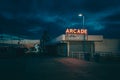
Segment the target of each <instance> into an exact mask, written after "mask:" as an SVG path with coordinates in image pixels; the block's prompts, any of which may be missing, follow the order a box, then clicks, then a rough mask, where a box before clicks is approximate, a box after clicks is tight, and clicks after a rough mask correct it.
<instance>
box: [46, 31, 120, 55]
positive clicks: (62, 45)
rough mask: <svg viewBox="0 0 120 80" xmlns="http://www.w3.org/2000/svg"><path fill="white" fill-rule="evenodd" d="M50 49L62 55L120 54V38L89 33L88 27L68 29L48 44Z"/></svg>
mask: <svg viewBox="0 0 120 80" xmlns="http://www.w3.org/2000/svg"><path fill="white" fill-rule="evenodd" d="M47 45H48V51H49V52H50V53H53V51H54V53H55V54H57V55H61V56H66V57H74V56H79V57H81V56H83V55H84V54H85V53H89V54H90V56H91V57H92V56H93V55H95V54H99V55H100V56H105V55H118V54H120V39H107V38H104V37H103V35H88V31H87V29H66V31H65V34H62V35H60V36H58V37H57V38H55V39H53V40H52V41H50V42H49V43H48V44H47Z"/></svg>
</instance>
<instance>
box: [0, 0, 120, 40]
mask: <svg viewBox="0 0 120 80" xmlns="http://www.w3.org/2000/svg"><path fill="white" fill-rule="evenodd" d="M79 13H82V14H83V15H84V16H85V28H87V29H88V34H95V35H104V37H106V38H120V36H119V35H120V0H0V34H3V33H4V34H10V35H15V36H21V37H25V38H31V39H39V38H41V35H42V33H43V31H48V33H49V35H50V37H52V38H53V37H56V36H59V35H60V34H64V33H65V30H66V28H82V17H79V16H78V14H79Z"/></svg>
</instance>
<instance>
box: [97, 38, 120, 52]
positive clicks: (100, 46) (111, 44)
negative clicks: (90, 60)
mask: <svg viewBox="0 0 120 80" xmlns="http://www.w3.org/2000/svg"><path fill="white" fill-rule="evenodd" d="M95 52H102V53H119V52H120V40H118V39H104V40H103V41H102V42H95Z"/></svg>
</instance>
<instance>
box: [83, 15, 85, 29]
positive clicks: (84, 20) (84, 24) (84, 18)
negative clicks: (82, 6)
mask: <svg viewBox="0 0 120 80" xmlns="http://www.w3.org/2000/svg"><path fill="white" fill-rule="evenodd" d="M84 25H85V17H84V15H83V29H84Z"/></svg>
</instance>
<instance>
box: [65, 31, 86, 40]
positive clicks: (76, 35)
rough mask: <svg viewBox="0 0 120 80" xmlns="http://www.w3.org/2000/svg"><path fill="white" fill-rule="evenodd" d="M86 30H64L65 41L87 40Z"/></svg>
mask: <svg viewBox="0 0 120 80" xmlns="http://www.w3.org/2000/svg"><path fill="white" fill-rule="evenodd" d="M87 38H88V36H87V29H66V36H65V39H66V40H81V41H84V40H87Z"/></svg>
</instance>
